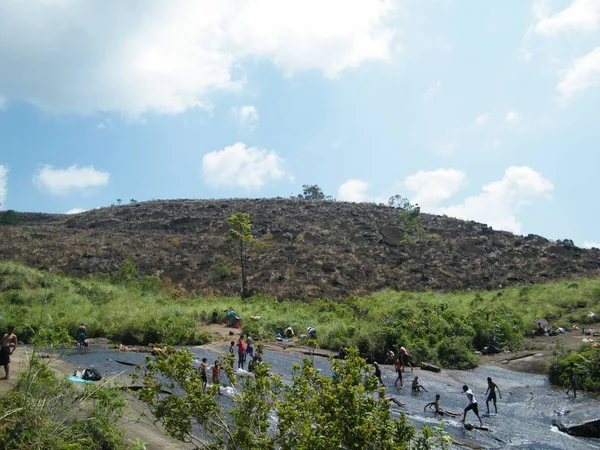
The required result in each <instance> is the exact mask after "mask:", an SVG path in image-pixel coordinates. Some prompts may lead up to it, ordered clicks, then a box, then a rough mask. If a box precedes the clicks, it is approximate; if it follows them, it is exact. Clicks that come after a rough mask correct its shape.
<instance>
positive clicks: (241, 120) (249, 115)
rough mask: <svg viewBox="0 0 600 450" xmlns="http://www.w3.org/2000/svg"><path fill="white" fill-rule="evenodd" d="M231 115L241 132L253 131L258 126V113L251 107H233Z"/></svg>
mask: <svg viewBox="0 0 600 450" xmlns="http://www.w3.org/2000/svg"><path fill="white" fill-rule="evenodd" d="M231 114H232V115H233V118H234V119H235V121H236V122H237V124H238V126H239V127H240V128H241V129H243V130H246V131H254V130H255V129H256V127H257V126H258V111H257V110H256V108H255V107H254V106H253V105H245V106H234V107H232V108H231Z"/></svg>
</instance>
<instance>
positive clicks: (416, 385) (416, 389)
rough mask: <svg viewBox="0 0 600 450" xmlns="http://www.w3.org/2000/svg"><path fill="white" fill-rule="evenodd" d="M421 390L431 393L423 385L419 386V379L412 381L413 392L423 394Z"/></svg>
mask: <svg viewBox="0 0 600 450" xmlns="http://www.w3.org/2000/svg"><path fill="white" fill-rule="evenodd" d="M421 389H422V390H424V391H425V392H429V391H428V390H427V389H425V388H424V387H423V386H422V385H421V384H419V377H415V379H414V380H413V381H412V391H413V392H421Z"/></svg>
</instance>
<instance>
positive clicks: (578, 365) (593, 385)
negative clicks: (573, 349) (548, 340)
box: [548, 344, 600, 392]
mask: <svg viewBox="0 0 600 450" xmlns="http://www.w3.org/2000/svg"><path fill="white" fill-rule="evenodd" d="M570 363H573V368H574V373H575V376H576V378H577V388H578V389H583V390H586V391H593V392H600V348H598V347H592V346H591V345H589V344H588V345H584V347H583V348H582V350H581V352H579V353H570V354H564V353H563V354H557V355H556V357H555V358H554V361H552V363H551V364H550V366H549V368H548V374H549V376H550V381H551V382H552V383H554V384H558V385H560V386H565V387H566V386H570V384H571V383H570V381H569V377H568V375H567V367H569V364H570Z"/></svg>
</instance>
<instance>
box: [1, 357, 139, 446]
mask: <svg viewBox="0 0 600 450" xmlns="http://www.w3.org/2000/svg"><path fill="white" fill-rule="evenodd" d="M124 406H125V399H124V397H123V396H122V394H121V393H120V392H119V391H118V390H115V389H108V388H103V387H97V386H91V385H86V386H85V390H83V391H81V390H79V389H76V388H75V387H74V386H73V383H71V382H69V381H67V380H65V379H59V378H57V376H56V375H55V373H54V370H53V369H51V368H50V367H48V365H47V363H42V362H41V361H40V360H39V359H38V358H36V357H32V358H31V359H30V362H29V368H28V370H27V371H25V372H24V373H22V374H21V376H20V377H19V380H18V382H17V384H16V386H15V387H14V388H13V389H12V390H11V391H10V392H8V393H6V394H4V395H3V396H1V397H0V411H2V412H1V413H0V414H1V416H0V423H1V425H0V448H6V449H11V448H12V449H17V448H32V449H33V448H36V449H42V448H52V449H69V450H88V449H102V450H113V449H114V450H119V449H135V448H143V446H140V445H139V442H138V443H126V442H125V441H124V438H123V432H122V431H121V430H120V429H119V428H117V426H116V423H117V422H118V420H119V419H120V418H121V417H122V414H123V408H124Z"/></svg>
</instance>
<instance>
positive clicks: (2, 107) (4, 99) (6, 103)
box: [0, 95, 8, 111]
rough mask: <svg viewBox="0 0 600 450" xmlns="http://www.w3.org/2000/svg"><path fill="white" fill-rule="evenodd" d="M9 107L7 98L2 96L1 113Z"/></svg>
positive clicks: (0, 102)
mask: <svg viewBox="0 0 600 450" xmlns="http://www.w3.org/2000/svg"><path fill="white" fill-rule="evenodd" d="M7 106H8V100H7V99H6V97H3V96H2V95H0V111H4V110H5V109H6V107H7Z"/></svg>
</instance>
